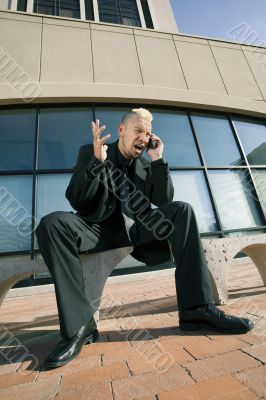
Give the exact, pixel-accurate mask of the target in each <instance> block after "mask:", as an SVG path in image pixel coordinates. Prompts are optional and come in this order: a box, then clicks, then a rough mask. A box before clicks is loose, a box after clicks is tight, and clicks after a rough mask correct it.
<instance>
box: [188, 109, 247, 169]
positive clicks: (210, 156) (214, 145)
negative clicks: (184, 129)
mask: <svg viewBox="0 0 266 400" xmlns="http://www.w3.org/2000/svg"><path fill="white" fill-rule="evenodd" d="M192 121H193V125H194V128H195V131H196V134H197V136H198V138H199V142H200V146H201V149H202V151H203V155H204V158H205V161H206V163H207V165H208V166H215V165H217V166H218V165H220V166H221V165H240V164H241V165H242V164H243V163H244V161H241V155H240V152H239V150H238V147H237V144H236V142H235V139H234V136H233V133H232V130H231V127H230V124H229V122H228V120H227V118H226V117H222V116H216V117H215V116H214V117H213V116H210V115H209V116H208V115H203V114H192Z"/></svg>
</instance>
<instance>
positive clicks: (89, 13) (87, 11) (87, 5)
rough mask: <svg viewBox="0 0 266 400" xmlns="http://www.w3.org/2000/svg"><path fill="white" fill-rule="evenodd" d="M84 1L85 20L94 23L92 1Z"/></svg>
mask: <svg viewBox="0 0 266 400" xmlns="http://www.w3.org/2000/svg"><path fill="white" fill-rule="evenodd" d="M84 1H85V14H86V19H88V20H90V21H94V11H93V0H84Z"/></svg>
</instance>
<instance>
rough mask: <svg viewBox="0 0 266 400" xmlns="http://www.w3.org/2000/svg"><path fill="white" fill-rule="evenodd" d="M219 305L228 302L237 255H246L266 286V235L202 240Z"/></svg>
mask: <svg viewBox="0 0 266 400" xmlns="http://www.w3.org/2000/svg"><path fill="white" fill-rule="evenodd" d="M202 244H203V248H204V252H205V256H206V259H207V265H208V268H209V271H210V274H211V278H212V288H213V294H214V299H215V302H216V303H217V304H226V303H227V302H228V276H229V269H230V265H231V264H232V261H233V259H234V257H235V255H236V254H237V253H239V252H243V253H245V254H246V255H247V256H248V257H250V258H251V260H252V261H253V263H254V264H255V266H256V267H257V269H258V272H259V274H260V276H261V279H262V281H263V283H264V285H266V233H262V234H259V235H249V236H240V237H228V238H221V239H202Z"/></svg>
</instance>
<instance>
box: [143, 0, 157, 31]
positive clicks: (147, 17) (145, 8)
mask: <svg viewBox="0 0 266 400" xmlns="http://www.w3.org/2000/svg"><path fill="white" fill-rule="evenodd" d="M141 5H142V11H143V14H144V19H145V23H146V28H149V29H154V26H153V23H152V19H151V13H150V9H149V5H148V1H147V0H141Z"/></svg>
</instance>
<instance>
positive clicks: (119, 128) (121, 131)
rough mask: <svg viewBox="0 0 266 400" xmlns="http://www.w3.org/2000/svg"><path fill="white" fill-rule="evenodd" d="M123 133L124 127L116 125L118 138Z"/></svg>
mask: <svg viewBox="0 0 266 400" xmlns="http://www.w3.org/2000/svg"><path fill="white" fill-rule="evenodd" d="M124 132H125V125H123V124H119V125H118V136H119V137H121V136H123V135H124Z"/></svg>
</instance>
